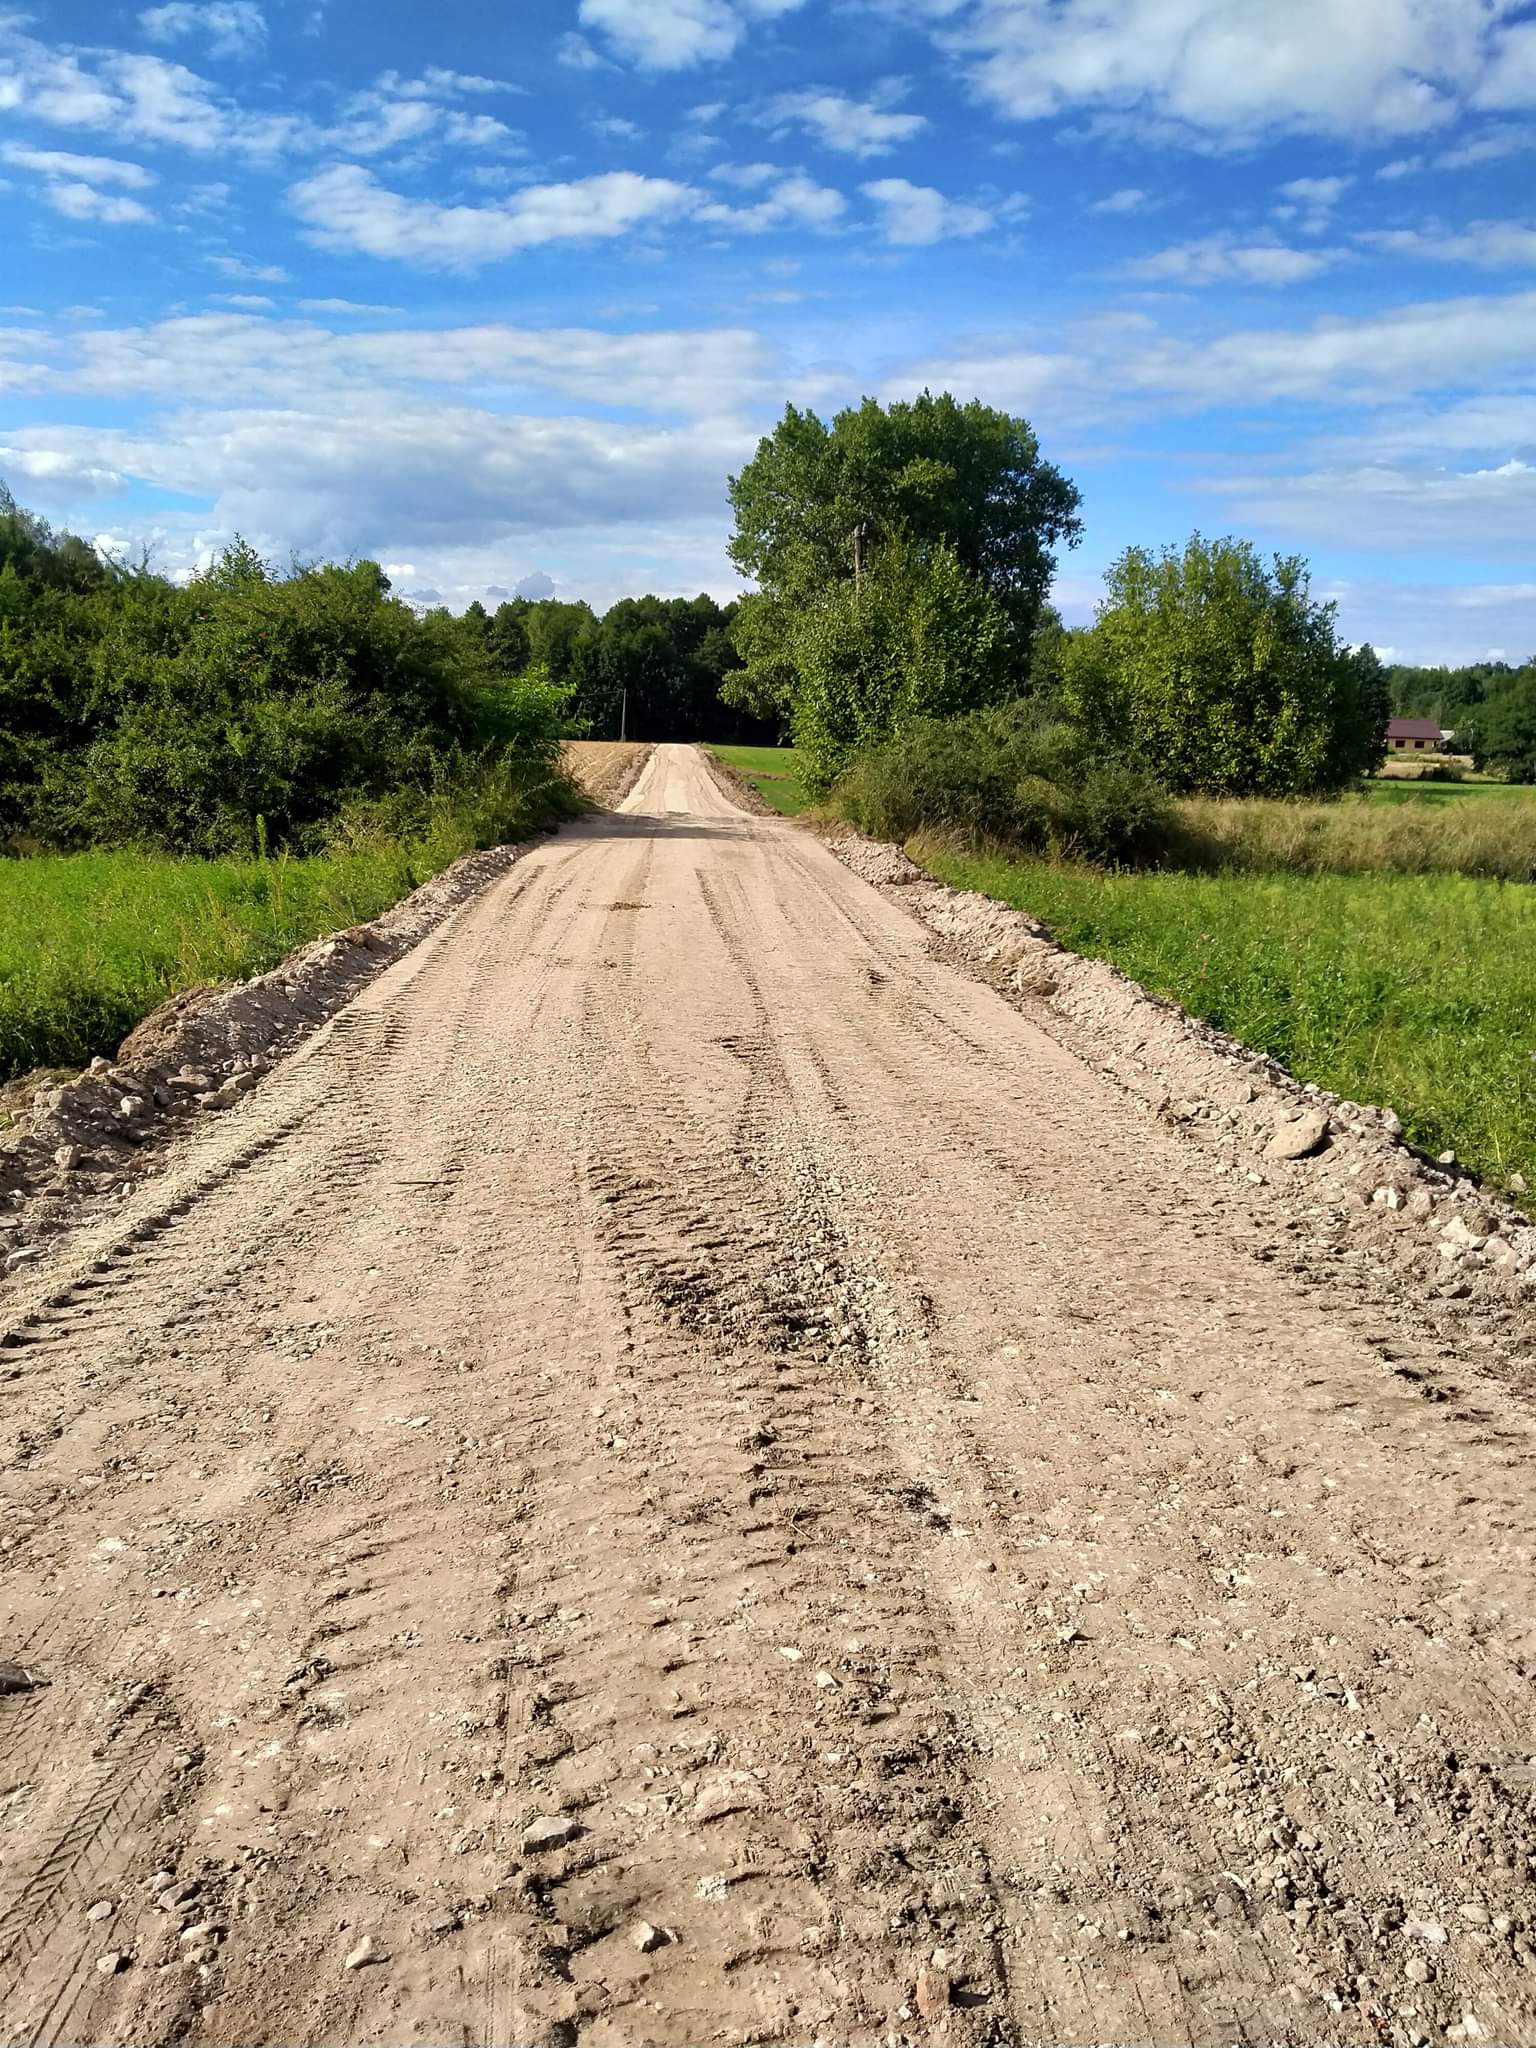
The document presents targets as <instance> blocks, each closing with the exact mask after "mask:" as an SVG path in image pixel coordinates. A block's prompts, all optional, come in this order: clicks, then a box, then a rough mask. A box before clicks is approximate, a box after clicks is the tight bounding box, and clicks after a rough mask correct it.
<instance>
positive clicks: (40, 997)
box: [0, 847, 462, 1082]
mask: <svg viewBox="0 0 1536 2048" xmlns="http://www.w3.org/2000/svg"><path fill="white" fill-rule="evenodd" d="M458 850H462V849H449V850H446V851H445V852H444V854H443V855H442V857H441V858H439V859H436V860H431V859H428V858H426V857H425V856H424V855H422V854H420V853H418V852H414V851H408V850H407V849H404V848H401V847H391V848H386V849H381V850H379V851H377V852H367V853H355V854H347V855H344V856H340V857H337V858H334V859H314V860H268V861H233V860H229V861H199V860H161V859H153V858H146V857H144V856H142V855H138V854H132V853H82V854H71V855H68V856H62V857H59V858H49V857H44V858H39V859H36V860H0V1082H4V1081H7V1080H10V1079H13V1078H14V1077H15V1076H16V1075H18V1074H25V1073H28V1072H29V1071H30V1070H31V1069H32V1068H34V1067H68V1066H83V1065H84V1064H85V1063H86V1061H88V1060H90V1059H91V1058H92V1057H93V1056H94V1055H95V1054H97V1053H103V1054H107V1055H110V1054H112V1053H114V1052H115V1051H116V1050H117V1047H118V1045H119V1044H120V1042H121V1041H122V1040H123V1039H124V1038H125V1037H126V1036H127V1034H128V1032H129V1031H131V1030H132V1028H133V1026H134V1025H135V1024H137V1023H138V1021H139V1019H140V1018H141V1017H145V1016H147V1015H148V1013H149V1012H150V1011H151V1010H152V1009H154V1008H155V1007H156V1005H157V1004H159V1003H162V1002H163V1001H164V1000H165V999H166V997H167V996H170V995H172V994H174V993H175V991H176V990H178V989H183V988H190V987H195V986H196V985H197V984H199V983H202V982H220V981H236V980H240V979H243V978H244V977H246V976H248V975H252V974H261V973H264V972H265V970H266V969H267V968H269V967H274V966H276V964H277V962H278V961H279V960H281V959H282V958H283V956H284V954H285V953H288V952H290V951H291V950H292V949H293V947H295V946H297V945H301V944H302V943H303V942H304V941H305V940H306V939H314V938H319V937H320V936H321V934H322V933H325V932H334V931H339V930H341V929H343V928H344V927H346V926H347V925H352V924H360V923H361V922H362V921H363V920H364V919H366V918H370V917H377V916H378V914H379V912H380V911H382V910H387V909H388V907H389V906H390V904H392V903H395V902H398V900H399V899H400V898H401V897H402V896H405V895H408V894H409V893H410V891H411V890H412V889H414V888H415V887H417V885H418V884H419V883H421V882H424V881H426V880H427V879H428V877H429V876H430V875H432V874H433V873H435V872H436V871H437V869H438V868H440V867H443V866H445V865H446V864H447V862H448V860H449V859H451V858H452V857H453V853H454V852H455V851H458Z"/></svg>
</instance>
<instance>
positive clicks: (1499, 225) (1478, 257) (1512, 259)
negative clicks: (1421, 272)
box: [1355, 220, 1536, 270]
mask: <svg viewBox="0 0 1536 2048" xmlns="http://www.w3.org/2000/svg"><path fill="white" fill-rule="evenodd" d="M1355 239H1356V240H1357V241H1360V242H1364V243H1366V244H1367V245H1368V246H1369V247H1370V248H1373V249H1380V250H1381V251H1382V253H1383V254H1384V255H1388V256H1411V257H1413V258H1414V259H1415V260H1417V261H1421V262H1431V263H1466V264H1470V265H1472V266H1473V267H1475V268H1477V269H1480V270H1530V269H1533V268H1536V226H1531V225H1529V224H1527V223H1526V222H1524V221H1515V220H1482V221H1473V222H1472V223H1471V225H1470V226H1468V227H1465V228H1462V229H1459V230H1456V231H1452V230H1449V229H1444V228H1436V227H1430V228H1383V229H1377V230H1372V231H1370V232H1368V233H1364V234H1360V235H1357V236H1356V238H1355Z"/></svg>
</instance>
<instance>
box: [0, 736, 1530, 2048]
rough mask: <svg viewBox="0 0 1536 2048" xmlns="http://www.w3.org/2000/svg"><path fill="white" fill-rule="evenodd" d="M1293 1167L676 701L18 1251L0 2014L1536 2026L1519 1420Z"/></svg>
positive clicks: (254, 2045) (643, 2022)
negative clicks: (1055, 1018)
mask: <svg viewBox="0 0 1536 2048" xmlns="http://www.w3.org/2000/svg"><path fill="white" fill-rule="evenodd" d="M1243 1199H1246V1198H1241V1197H1239V1196H1238V1195H1237V1194H1234V1193H1233V1192H1231V1191H1230V1190H1229V1188H1228V1187H1227V1186H1226V1184H1224V1183H1219V1182H1214V1181H1212V1180H1211V1179H1210V1178H1209V1177H1208V1170H1207V1168H1206V1165H1205V1162H1204V1161H1203V1159H1202V1158H1200V1157H1199V1156H1197V1155H1196V1154H1195V1153H1194V1152H1193V1151H1192V1150H1191V1149H1189V1148H1188V1147H1187V1146H1186V1145H1185V1144H1184V1143H1183V1142H1182V1141H1181V1140H1180V1139H1179V1138H1178V1137H1177V1135H1176V1134H1174V1133H1172V1132H1170V1131H1169V1130H1167V1129H1165V1128H1164V1127H1163V1126H1161V1125H1160V1124H1158V1123H1157V1122H1156V1121H1155V1120H1154V1119H1153V1118H1152V1117H1151V1115H1150V1114H1149V1112H1148V1111H1147V1110H1146V1109H1145V1108H1143V1107H1141V1106H1139V1105H1136V1104H1134V1103H1132V1102H1131V1101H1130V1100H1129V1099H1128V1098H1127V1097H1125V1096H1124V1095H1122V1094H1120V1093H1119V1092H1117V1091H1116V1089H1115V1088H1114V1087H1113V1085H1112V1084H1111V1083H1109V1082H1107V1081H1105V1080H1101V1079H1098V1078H1096V1077H1094V1076H1093V1075H1092V1074H1090V1073H1089V1072H1087V1071H1086V1070H1085V1069H1084V1068H1083V1067H1082V1066H1081V1065H1080V1064H1078V1063H1077V1062H1075V1061H1074V1060H1073V1059H1072V1058H1071V1057H1069V1056H1068V1055H1067V1054H1066V1053H1065V1052H1064V1051H1063V1050H1062V1049H1061V1048H1060V1047H1059V1046H1058V1045H1057V1044H1056V1043H1055V1042H1054V1041H1053V1040H1052V1039H1050V1038H1049V1037H1047V1036H1045V1035H1044V1034H1043V1033H1042V1032H1041V1031H1040V1030H1039V1029H1037V1028H1036V1027H1035V1026H1034V1025H1033V1024H1031V1023H1030V1022H1029V1021H1028V1020H1027V1019H1026V1018H1024V1017H1023V1016H1021V1015H1020V1014H1018V1013H1017V1012H1016V1011H1014V1010H1013V1009H1011V1008H1009V1007H1008V1006H1007V1005H1006V1004H1005V1003H1004V1002H1003V1001H1002V1000H1001V999H1000V998H999V997H998V996H996V995H995V994H993V993H992V992H991V991H989V990H987V989H985V988H983V987H981V986H980V985H979V984H977V983H974V982H972V981H968V980H966V979H964V978H962V977H961V976H960V975H958V974H957V973H955V972H953V971H951V970H950V969H949V968H947V967H944V966H941V965H939V964H937V963H935V962H934V961H933V960H932V959H930V957H929V956H928V954H927V953H926V952H925V950H924V947H923V944H922V942H921V940H920V938H919V935H918V932H917V928H916V926H915V925H913V924H912V923H910V922H909V921H908V920H907V919H906V917H905V916H904V914H903V913H902V912H901V911H900V910H899V909H898V908H896V907H894V906H892V905H891V904H889V903H887V902H886V901H885V900H883V899H882V898H881V897H879V896H878V895H876V894H875V893H874V892H873V891H872V890H870V889H869V888H867V887H866V886H865V885H864V884H862V883H860V882H858V881H857V880H855V879H854V878H853V877H852V876H851V875H849V874H848V873H847V871H846V870H845V869H843V868H842V867H841V866H840V865H839V864H838V863H837V862H836V861H835V860H834V859H833V858H832V856H831V855H830V854H829V853H828V852H827V851H826V850H825V848H823V847H822V846H821V845H819V844H818V843H817V842H816V841H815V840H814V839H812V838H810V837H809V836H808V835H805V834H803V833H801V832H798V831H796V830H795V829H794V828H792V827H790V826H788V825H785V824H782V823H779V822H777V821H773V820H767V819H760V818H748V817H747V816H745V815H744V814H743V813H741V812H739V811H737V810H736V809H735V808H734V807H733V806H732V804H731V803H730V800H729V799H728V797H726V796H725V795H724V794H723V792H722V791H721V789H720V788H719V786H718V785H717V784H716V782H715V781H714V780H713V779H712V778H711V777H710V775H709V774H708V772H707V770H706V769H705V767H704V765H703V763H702V761H701V759H700V757H699V756H698V755H697V754H695V753H694V752H693V751H692V750H690V749H686V748H662V749H660V750H658V752H657V753H656V754H655V755H654V756H653V758H652V760H651V761H650V763H649V764H648V765H647V767H646V770H645V772H644V774H643V776H642V778H641V781H640V782H639V784H638V785H637V787H636V789H635V791H634V792H633V794H632V795H631V796H630V798H629V799H628V800H627V809H626V813H625V815H623V816H617V817H615V816H609V817H598V818H593V819H589V820H586V821H584V822H583V823H581V824H579V825H577V826H575V827H573V828H572V829H569V830H567V831H565V832H563V833H562V834H561V835H559V836H558V837H557V838H554V839H552V840H550V841H549V842H548V843H547V844H545V845H544V846H542V847H541V848H540V849H539V850H538V851H537V852H535V853H533V854H531V855H530V856H529V857H528V858H526V859H524V860H523V861H521V862H519V864H518V865H517V866H516V867H515V868H514V869H513V870H511V871H510V872H509V873H508V874H507V875H506V876H505V877H504V879H502V880H500V881H498V882H496V883H495V884H494V885H493V886H492V887H490V888H489V889H488V890H487V891H486V892H485V893H484V894H482V895H481V896H479V897H477V898H476V899H474V900H473V901H472V902H471V903H469V904H467V905H466V906H465V907H464V908H463V909H462V910H460V911H459V912H457V913H456V914H455V915H454V916H453V917H452V918H451V919H450V920H449V922H448V923H447V924H445V925H444V926H442V927H441V928H440V929H439V930H438V931H437V932H436V933H435V934H434V935H433V936H432V937H431V938H429V939H428V940H427V941H426V942H425V943H423V944H422V945H421V946H420V947H419V948H418V949H417V950H416V951H415V952H413V953H411V954H410V955H409V956H407V957H406V958H404V959H403V960H401V961H400V962H398V963H397V964H396V965H395V966H394V967H392V968H391V969H390V970H389V971H388V972H387V973H386V974H385V975H384V976H383V977H382V978H381V979H380V980H378V981H377V982H375V983H374V984H373V985H372V986H371V987H370V988H369V989H368V991H367V992H366V994H364V995H363V996H362V997H361V998H360V999H359V1000H358V1001H356V1002H355V1003H354V1004H353V1005H352V1006H351V1007H350V1008H349V1009H348V1010H347V1011H345V1012H344V1013H342V1014H341V1015H340V1016H339V1017H338V1018H337V1019H336V1020H335V1021H334V1022H333V1024H332V1025H331V1026H329V1027H328V1028H327V1029H326V1030H325V1031H324V1032H323V1033H321V1034H320V1035H319V1036H318V1037H317V1038H316V1039H315V1040H313V1041H312V1042H311V1044H310V1045H309V1047H308V1048H307V1049H306V1050H305V1051H304V1052H302V1053H301V1054H299V1055H298V1056H296V1057H295V1058H294V1059H293V1060H291V1061H289V1062H288V1063H287V1064H286V1065H285V1066H284V1067H282V1068H281V1069H280V1070H279V1071H278V1072H277V1073H276V1074H274V1076H273V1077H272V1078H271V1079H270V1080H269V1081H268V1082H267V1083H265V1084H264V1085H263V1086H262V1088H261V1089H259V1090H258V1091H257V1092H256V1093H255V1094H254V1095H253V1096H252V1097H251V1098H250V1099H249V1100H248V1101H247V1102H246V1103H245V1104H244V1105H243V1106H242V1107H241V1108H239V1109H238V1110H235V1111H232V1112H230V1114H229V1115H228V1116H227V1117H226V1118H225V1119H223V1120H222V1121H220V1122H219V1123H218V1124H217V1125H216V1126H215V1127H214V1128H213V1129H212V1130H211V1131H210V1132H209V1133H208V1134H206V1135H205V1136H203V1137H201V1138H200V1139H199V1140H198V1141H197V1143H196V1144H195V1145H193V1146H191V1147H189V1148H188V1149H187V1150H186V1151H184V1152H183V1153H182V1154H181V1155H180V1157H179V1160H178V1162H177V1164H176V1165H175V1166H174V1168H173V1170H172V1171H171V1172H170V1173H169V1174H168V1175H167V1176H165V1177H164V1178H162V1179H161V1180H159V1181H158V1182H157V1183H156V1184H155V1185H154V1186H153V1187H152V1188H147V1189H145V1190H143V1191H141V1193H140V1194H138V1195H137V1196H135V1197H133V1198H132V1201H131V1202H130V1204H129V1205H128V1206H127V1207H126V1209H125V1210H124V1211H122V1212H120V1213H119V1215H118V1217H117V1218H116V1219H114V1221H113V1223H112V1224H111V1226H110V1227H108V1226H101V1227H99V1228H98V1229H97V1231H96V1235H95V1237H94V1238H89V1237H81V1238H77V1239H76V1240H75V1241H74V1245H73V1248H72V1250H71V1252H70V1253H69V1254H67V1255H64V1256H67V1257H69V1258H71V1259H72V1260H73V1265H72V1266H71V1267H70V1269H69V1270H68V1271H67V1272H66V1271H64V1269H63V1266H62V1265H61V1263H59V1262H55V1265H54V1268H53V1271H52V1273H51V1274H50V1275H48V1276H45V1277H40V1278H39V1279H38V1280H37V1281H36V1282H35V1283H34V1284H33V1293H32V1295H31V1297H21V1298H20V1306H19V1308H18V1298H17V1297H15V1296H14V1295H13V1296H12V1297H11V1299H10V1303H9V1307H8V1311H7V1313H8V1314H9V1316H10V1319H11V1325H12V1328H13V1335H12V1337H11V1339H10V1341H9V1342H8V1344H7V1346H6V1347H5V1348H0V1460H3V1465H0V1471H3V1478H0V1513H3V1520H0V1545H3V1550H0V1573H3V1585H0V1658H10V1659H13V1660H15V1662H16V1663H17V1664H19V1665H20V1666H21V1667H23V1668H25V1669H30V1670H34V1671H36V1672H37V1673H39V1674H40V1675H41V1676H42V1677H44V1678H46V1679H47V1680H48V1681H50V1683H49V1684H48V1685H47V1686H46V1688H43V1689H38V1690H34V1691H30V1692H12V1693H10V1694H9V1695H8V1696H5V1697H0V1813H3V1821H0V2040H3V2041H4V2042H5V2043H7V2044H15V2043H28V2044H34V2043H37V2044H41V2043H68V2044H76V2043H107V2042H110V2043H157V2042H170V2041H178V2042H180V2041H186V2042H189V2043H218V2044H236V2043H239V2044H250V2048H258V2044H298V2043H325V2044H351V2043H375V2042H377V2043H416V2042H420V2043H432V2044H437V2043H463V2044H470V2048H547V2044H560V2043H566V2044H569V2043H579V2044H582V2048H621V2044H622V2048H641V2044H646V2043H649V2044H655V2048H705V2044H710V2043H717V2042H731V2043H745V2042H762V2041H777V2042H788V2043H800V2044H809V2043H812V2042H820V2043H824V2044H828V2048H844V2044H859V2048H876V2044H890V2043H903V2042H928V2041H945V2042H982V2041H990V2042H1009V2043H1022V2042H1049V2043H1073V2044H1076V2043H1087V2042H1102V2043H1110V2042H1114V2043H1125V2042H1157V2043H1190V2042H1198V2043H1210V2044H1213V2048H1214V2044H1221V2043H1228V2042H1248V2043H1259V2042H1270V2041H1298V2042H1309V2043H1324V2042H1330V2043H1331V2042H1349V2043H1355V2042H1368V2041H1379V2040H1396V2041H1403V2042H1407V2041H1421V2040H1433V2041H1437V2042H1438V2041H1440V2040H1443V2039H1446V2038H1452V2039H1455V2040H1458V2041H1460V2040H1491V2041H1498V2042H1533V2041H1536V1974H1533V1970H1532V1962H1533V1956H1532V1949H1531V1946H1530V1945H1529V1943H1528V1941H1527V1932H1528V1930H1529V1929H1530V1928H1531V1924H1532V1917H1533V1914H1536V1906H1533V1888H1532V1871H1531V1856H1532V1850H1533V1838H1532V1829H1531V1815H1532V1795H1533V1786H1532V1780H1533V1777H1536V1766H1533V1762H1532V1753H1533V1751H1536V1734H1533V1716H1532V1706H1533V1694H1532V1683H1531V1675H1530V1660H1531V1656H1532V1652H1533V1649H1536V1643H1533V1632H1536V1631H1533V1611H1532V1601H1531V1558H1532V1513H1531V1497H1530V1482H1529V1473H1530V1471H1531V1470H1532V1464H1531V1452H1532V1429H1531V1425H1530V1422H1529V1420H1528V1418H1527V1416H1526V1414H1525V1412H1524V1411H1523V1410H1521V1409H1520V1408H1519V1407H1517V1406H1515V1405H1514V1404H1513V1403H1512V1402H1511V1401H1510V1399H1509V1398H1508V1397H1507V1396H1505V1395H1503V1394H1501V1393H1500V1392H1499V1391H1498V1390H1497V1389H1495V1388H1494V1387H1492V1386H1491V1384H1489V1383H1486V1382H1484V1381H1483V1380H1481V1379H1480V1378H1479V1377H1478V1375H1477V1373H1476V1370H1475V1368H1474V1367H1473V1366H1472V1365H1470V1364H1468V1363H1467V1362H1465V1361H1460V1362H1454V1369H1453V1370H1452V1371H1451V1372H1450V1374H1449V1376H1448V1374H1447V1370H1446V1364H1445V1361H1444V1360H1443V1359H1431V1358H1428V1357H1424V1358H1418V1357H1416V1356H1415V1354H1414V1352H1413V1348H1412V1346H1411V1344H1405V1343H1404V1342H1403V1340H1402V1339H1401V1338H1400V1337H1399V1336H1395V1335H1393V1334H1392V1332H1391V1331H1390V1330H1388V1329H1386V1328H1385V1327H1384V1326H1383V1325H1382V1324H1381V1323H1379V1322H1378V1321H1375V1320H1373V1317H1372V1313H1371V1311H1370V1310H1369V1309H1368V1308H1367V1307H1365V1306H1363V1305H1362V1302H1361V1298H1360V1297H1359V1296H1358V1295H1355V1294H1350V1295H1345V1294H1343V1293H1337V1292H1333V1291H1330V1289H1329V1288H1328V1287H1324V1286H1321V1285H1316V1286H1312V1287H1310V1288H1304V1287H1303V1286H1302V1285H1301V1283H1299V1282H1298V1280H1297V1279H1296V1278H1295V1277H1294V1276H1292V1275H1288V1274H1287V1273H1286V1272H1284V1271H1283V1270H1282V1268H1281V1266H1280V1264H1279V1262H1278V1261H1277V1260H1276V1259H1275V1258H1274V1257H1273V1256H1272V1255H1271V1253H1272V1246H1271V1244H1270V1241H1269V1239H1268V1238H1267V1236H1266V1234H1265V1231H1266V1226H1265V1223H1264V1219H1263V1218H1262V1217H1261V1216H1259V1215H1257V1214H1256V1213H1255V1214H1250V1213H1249V1212H1247V1211H1246V1210H1245V1209H1244V1208H1243V1206H1242V1201H1243ZM29 1305H30V1308H31V1310H32V1312H33V1320H31V1321H30V1322H29V1323H26V1324H25V1325H23V1326H21V1327H19V1328H18V1327H16V1326H17V1324H18V1319H19V1313H20V1309H25V1308H26V1307H28V1306H29ZM1426 1391H1428V1392H1432V1393H1434V1394H1436V1395H1437V1396H1439V1397H1440V1398H1437V1399H1426V1398H1425V1393H1426ZM5 1682H7V1681H6V1679H5V1678H4V1675H3V1673H0V1684H3V1683H5ZM9 1682H10V1683H13V1684H14V1683H16V1682H18V1681H17V1679H16V1676H15V1674H14V1673H12V1675H11V1678H10V1680H9ZM541 1822H542V1823H544V1825H543V1826H541V1827H540V1826H535V1825H534V1824H535V1823H541ZM349 1958H350V1959H351V1961H352V1963H353V1965H354V1966H353V1967H350V1968H349V1967H348V1966H347V1964H348V1959H349Z"/></svg>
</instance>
